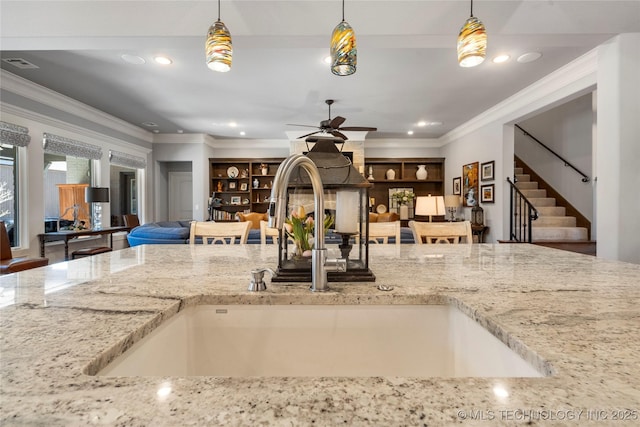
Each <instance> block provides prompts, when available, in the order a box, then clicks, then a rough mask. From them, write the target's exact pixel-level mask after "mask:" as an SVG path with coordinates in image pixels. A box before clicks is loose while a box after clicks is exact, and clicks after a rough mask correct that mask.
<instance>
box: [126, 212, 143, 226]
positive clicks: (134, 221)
mask: <svg viewBox="0 0 640 427" xmlns="http://www.w3.org/2000/svg"><path fill="white" fill-rule="evenodd" d="M122 219H123V221H124V226H125V227H131V228H133V227H137V226H139V225H140V219H139V218H138V215H135V214H125V215H122Z"/></svg>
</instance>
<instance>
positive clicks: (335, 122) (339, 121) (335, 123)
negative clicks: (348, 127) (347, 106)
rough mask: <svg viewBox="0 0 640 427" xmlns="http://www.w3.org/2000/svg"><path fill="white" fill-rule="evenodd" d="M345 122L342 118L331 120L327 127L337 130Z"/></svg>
mask: <svg viewBox="0 0 640 427" xmlns="http://www.w3.org/2000/svg"><path fill="white" fill-rule="evenodd" d="M345 120H347V119H345V118H344V117H340V116H338V117H336V118H334V119H333V120H331V123H329V126H330V127H332V128H333V129H338V128H339V127H340V125H341V124H343V123H344V121H345Z"/></svg>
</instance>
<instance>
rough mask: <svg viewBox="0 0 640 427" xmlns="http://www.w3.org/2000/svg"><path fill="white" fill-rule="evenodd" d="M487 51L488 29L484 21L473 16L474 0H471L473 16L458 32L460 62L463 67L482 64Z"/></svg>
mask: <svg viewBox="0 0 640 427" xmlns="http://www.w3.org/2000/svg"><path fill="white" fill-rule="evenodd" d="M486 51H487V30H486V29H485V27H484V24H483V23H482V21H480V20H479V19H478V18H476V17H475V16H473V0H471V16H470V17H469V19H467V21H466V22H465V23H464V25H463V26H462V28H461V29H460V34H458V64H460V66H461V67H475V66H476V65H480V64H481V63H482V62H483V61H484V57H485V54H486Z"/></svg>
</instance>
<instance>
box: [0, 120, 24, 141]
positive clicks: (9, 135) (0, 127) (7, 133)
mask: <svg viewBox="0 0 640 427" xmlns="http://www.w3.org/2000/svg"><path fill="white" fill-rule="evenodd" d="M29 142H31V136H29V129H28V128H26V127H23V126H18V125H14V124H13V123H7V122H2V121H0V143H2V144H7V145H15V146H16V147H26V146H27V145H29Z"/></svg>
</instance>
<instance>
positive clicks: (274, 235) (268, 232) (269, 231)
mask: <svg viewBox="0 0 640 427" xmlns="http://www.w3.org/2000/svg"><path fill="white" fill-rule="evenodd" d="M279 236H280V232H279V231H278V229H277V228H272V227H269V222H268V221H260V243H261V244H263V245H266V244H267V237H270V238H271V239H270V240H271V243H278V237H279Z"/></svg>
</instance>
